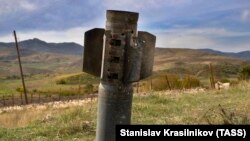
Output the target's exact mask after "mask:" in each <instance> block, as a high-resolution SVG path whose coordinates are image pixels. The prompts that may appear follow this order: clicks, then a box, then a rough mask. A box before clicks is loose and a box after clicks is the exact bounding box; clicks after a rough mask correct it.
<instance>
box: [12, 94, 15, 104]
mask: <svg viewBox="0 0 250 141" xmlns="http://www.w3.org/2000/svg"><path fill="white" fill-rule="evenodd" d="M14 100H15V98H14V94H12V106H14V105H15V101H14Z"/></svg>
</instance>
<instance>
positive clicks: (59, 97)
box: [58, 93, 61, 101]
mask: <svg viewBox="0 0 250 141" xmlns="http://www.w3.org/2000/svg"><path fill="white" fill-rule="evenodd" d="M60 100H61V94H60V93H58V101H60Z"/></svg>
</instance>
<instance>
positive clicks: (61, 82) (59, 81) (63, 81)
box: [56, 79, 66, 85]
mask: <svg viewBox="0 0 250 141" xmlns="http://www.w3.org/2000/svg"><path fill="white" fill-rule="evenodd" d="M56 84H62V85H63V84H66V81H65V80H64V79H60V80H57V81H56Z"/></svg>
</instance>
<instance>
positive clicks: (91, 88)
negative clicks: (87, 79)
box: [84, 84, 94, 93]
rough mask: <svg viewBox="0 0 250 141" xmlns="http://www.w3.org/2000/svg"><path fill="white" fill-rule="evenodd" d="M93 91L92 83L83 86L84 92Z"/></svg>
mask: <svg viewBox="0 0 250 141" xmlns="http://www.w3.org/2000/svg"><path fill="white" fill-rule="evenodd" d="M93 91H94V86H93V85H92V84H87V85H85V87H84V92H85V93H93Z"/></svg>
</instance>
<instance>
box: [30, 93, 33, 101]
mask: <svg viewBox="0 0 250 141" xmlns="http://www.w3.org/2000/svg"><path fill="white" fill-rule="evenodd" d="M32 102H33V93H31V94H30V103H32Z"/></svg>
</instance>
